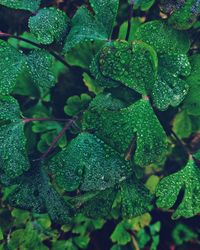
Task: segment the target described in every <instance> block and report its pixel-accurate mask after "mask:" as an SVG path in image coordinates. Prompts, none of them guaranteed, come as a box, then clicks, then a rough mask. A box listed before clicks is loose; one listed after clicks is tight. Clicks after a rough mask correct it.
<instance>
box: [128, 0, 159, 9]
mask: <svg viewBox="0 0 200 250" xmlns="http://www.w3.org/2000/svg"><path fill="white" fill-rule="evenodd" d="M154 2H155V0H135V1H134V5H133V8H134V9H138V8H140V9H141V10H142V11H147V10H148V9H150V8H151V6H152V5H153V4H154Z"/></svg>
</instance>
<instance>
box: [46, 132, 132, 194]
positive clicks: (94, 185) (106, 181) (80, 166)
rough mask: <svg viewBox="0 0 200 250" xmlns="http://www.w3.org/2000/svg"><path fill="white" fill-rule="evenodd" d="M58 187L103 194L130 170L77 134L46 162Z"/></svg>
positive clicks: (110, 151)
mask: <svg viewBox="0 0 200 250" xmlns="http://www.w3.org/2000/svg"><path fill="white" fill-rule="evenodd" d="M48 165H49V167H50V169H51V170H52V172H53V174H54V175H55V178H56V181H57V183H58V185H59V186H61V187H62V188H64V189H65V190H67V191H73V190H76V189H77V188H79V189H80V190H83V191H95V190H104V189H107V188H110V187H113V186H114V185H115V184H116V183H118V182H121V181H122V180H124V179H125V178H126V177H127V176H128V175H129V174H130V166H129V164H128V163H127V162H125V161H124V160H123V159H122V158H121V157H120V155H119V154H118V153H117V152H115V151H114V150H113V149H112V148H110V147H109V146H107V145H106V144H105V143H104V142H103V141H101V140H100V139H98V138H97V137H96V136H94V135H92V134H89V133H82V134H79V135H78V136H77V137H76V138H75V139H73V140H72V141H71V142H70V144H69V145H68V146H67V147H66V148H65V149H63V150H62V151H61V152H60V153H58V154H57V155H56V156H55V157H53V158H52V159H51V161H50V162H49V164H48Z"/></svg>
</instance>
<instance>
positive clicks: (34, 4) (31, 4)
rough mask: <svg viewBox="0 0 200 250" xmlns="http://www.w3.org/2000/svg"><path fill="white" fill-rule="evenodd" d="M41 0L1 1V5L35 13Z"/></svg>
mask: <svg viewBox="0 0 200 250" xmlns="http://www.w3.org/2000/svg"><path fill="white" fill-rule="evenodd" d="M40 2H41V0H31V1H30V0H0V4H1V5H4V6H6V7H9V8H13V9H20V10H29V11H31V12H35V11H36V10H37V9H38V8H39V6H40Z"/></svg>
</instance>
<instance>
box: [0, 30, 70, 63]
mask: <svg viewBox="0 0 200 250" xmlns="http://www.w3.org/2000/svg"><path fill="white" fill-rule="evenodd" d="M0 37H9V38H15V39H17V40H20V41H23V42H26V43H29V44H31V45H33V46H36V47H38V48H40V49H45V50H47V51H48V52H49V53H50V54H51V55H52V56H54V57H55V58H56V59H57V60H58V61H60V62H62V63H63V64H64V65H65V66H67V67H68V68H70V67H71V65H69V64H68V62H67V61H65V59H64V58H63V57H62V56H61V55H60V54H58V53H57V52H55V51H53V50H52V49H49V48H47V47H46V46H44V45H41V44H39V43H36V42H33V41H30V40H28V39H26V38H23V37H20V36H15V35H12V34H8V33H3V32H1V31H0Z"/></svg>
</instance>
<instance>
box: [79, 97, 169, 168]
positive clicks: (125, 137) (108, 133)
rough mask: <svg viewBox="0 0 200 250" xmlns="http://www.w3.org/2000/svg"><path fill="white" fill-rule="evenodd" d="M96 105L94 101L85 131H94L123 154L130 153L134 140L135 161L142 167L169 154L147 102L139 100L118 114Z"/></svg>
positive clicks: (85, 123)
mask: <svg viewBox="0 0 200 250" xmlns="http://www.w3.org/2000/svg"><path fill="white" fill-rule="evenodd" d="M94 100H95V99H94ZM105 102H106V99H105ZM93 105H94V101H92V102H91V105H90V107H91V108H90V109H89V111H87V112H85V114H84V120H83V129H85V130H90V131H93V132H94V133H95V134H96V135H97V137H99V138H100V139H101V140H103V141H104V142H105V143H107V144H108V145H110V146H111V147H112V148H114V149H115V150H117V151H118V152H119V153H120V154H125V153H126V152H127V150H128V148H129V146H130V144H131V142H132V140H133V138H134V137H135V138H136V151H135V155H134V160H135V163H136V164H138V165H140V166H146V165H148V164H150V163H153V162H155V161H157V160H159V159H161V158H162V156H163V155H164V153H165V152H166V135H165V132H164V130H163V128H162V126H161V125H160V123H159V121H158V119H157V117H156V116H155V114H154V112H153V110H152V108H151V106H150V104H149V101H148V100H139V101H137V102H135V103H134V104H132V105H130V106H128V107H127V108H122V109H120V110H119V111H112V109H111V110H109V109H108V108H107V109H104V108H102V109H101V106H100V105H99V107H95V106H93Z"/></svg>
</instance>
